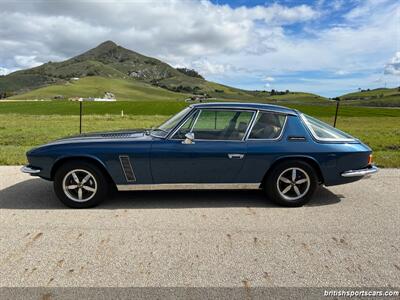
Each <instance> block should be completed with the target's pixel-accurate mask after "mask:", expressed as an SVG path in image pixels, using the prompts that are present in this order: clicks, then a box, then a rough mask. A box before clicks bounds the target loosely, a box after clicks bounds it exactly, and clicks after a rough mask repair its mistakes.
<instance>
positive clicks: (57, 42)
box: [0, 0, 400, 97]
mask: <svg viewBox="0 0 400 300" xmlns="http://www.w3.org/2000/svg"><path fill="white" fill-rule="evenodd" d="M106 40H112V41H114V42H115V43H117V44H118V45H121V46H123V47H125V48H129V49H131V50H134V51H137V52H139V53H142V54H144V55H148V56H152V57H156V58H158V59H161V60H163V61H165V62H167V63H169V64H170V65H172V66H174V67H187V68H193V69H195V70H197V71H198V72H199V73H200V74H202V75H203V76H204V77H205V78H206V79H208V80H211V81H216V82H219V83H223V84H227V85H231V86H235V87H239V88H243V89H249V90H271V89H275V90H290V91H306V92H312V93H317V94H320V95H323V96H327V97H335V96H339V95H341V94H344V93H348V92H353V91H356V90H357V89H358V88H362V89H366V88H378V87H385V86H386V87H397V86H400V1H398V0H330V1H328V0H315V1H311V0H303V1H294V0H277V1H260V0H247V1H246V0H231V1H229V0H212V1H209V0H203V1H200V0H171V1H167V0H157V1H156V0H152V1H145V0H134V1H129V0H107V1H104V0H97V1H93V0H85V1H76V0H69V1H64V0H58V1H41V0H31V1H29V0H23V1H22V0H21V1H18V0H17V1H8V0H0V75H5V74H8V73H10V72H13V71H16V70H19V69H25V68H30V67H34V66H38V65H40V64H42V63H45V62H48V61H62V60H65V59H67V58H70V57H72V56H75V55H78V54H80V53H82V52H84V51H86V50H88V49H90V48H93V47H95V46H97V45H98V44H100V43H102V42H104V41H106Z"/></svg>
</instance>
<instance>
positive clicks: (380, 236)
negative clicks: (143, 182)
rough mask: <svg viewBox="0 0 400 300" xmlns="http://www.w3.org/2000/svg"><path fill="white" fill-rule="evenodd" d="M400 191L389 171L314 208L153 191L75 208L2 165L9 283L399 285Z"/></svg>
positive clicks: (335, 190) (0, 216)
mask: <svg viewBox="0 0 400 300" xmlns="http://www.w3.org/2000/svg"><path fill="white" fill-rule="evenodd" d="M399 193H400V170H395V169H388V170H382V171H381V172H380V173H378V174H377V175H376V176H375V177H373V178H371V179H367V180H362V181H359V182H357V183H353V184H349V185H345V186H338V187H332V188H328V189H326V188H321V189H320V190H319V191H318V193H317V194H316V196H315V198H314V200H313V201H312V202H311V203H310V204H309V205H307V206H305V207H302V208H281V207H276V206H275V205H273V204H272V203H270V202H269V201H267V200H265V199H264V197H263V195H262V193H261V192H258V191H189V192H188V191H168V192H161V191H157V192H156V191H153V192H132V193H125V194H118V195H117V196H116V197H115V198H114V199H109V200H108V201H107V202H106V203H104V204H103V205H101V207H99V208H96V209H90V210H73V209H66V208H65V207H63V206H62V205H61V204H60V203H59V202H58V200H57V199H56V198H55V196H54V194H53V192H52V185H51V183H49V182H45V181H43V180H40V179H36V178H33V177H29V176H27V175H24V174H21V173H20V172H19V168H18V167H0V253H1V256H0V286H120V287H121V286H170V287H174V286H206V287H209V286H225V287H228V286H236V287H256V286H297V287H301V286H348V287H350V286H381V287H390V286H392V287H396V286H397V287H398V286H399V282H400V252H399V251H400V234H399V233H400V210H399V208H400V196H399Z"/></svg>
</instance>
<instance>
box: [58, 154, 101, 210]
mask: <svg viewBox="0 0 400 300" xmlns="http://www.w3.org/2000/svg"><path fill="white" fill-rule="evenodd" d="M54 191H55V193H56V195H57V197H58V198H59V199H60V200H61V202H62V203H64V204H65V205H66V206H69V207H73V208H88V207H93V206H96V205H98V204H99V203H100V202H102V201H103V200H104V198H105V196H106V195H107V193H108V183H107V181H106V179H105V176H104V175H103V173H102V172H101V170H100V169H99V168H98V167H96V166H95V165H93V164H90V163H87V162H67V163H65V164H63V165H62V166H61V167H60V168H59V169H58V170H57V171H56V174H55V177H54Z"/></svg>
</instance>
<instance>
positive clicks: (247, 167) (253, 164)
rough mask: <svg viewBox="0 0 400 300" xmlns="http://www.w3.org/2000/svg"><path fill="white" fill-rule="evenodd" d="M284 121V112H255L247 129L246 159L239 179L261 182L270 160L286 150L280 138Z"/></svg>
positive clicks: (285, 117)
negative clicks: (252, 123) (251, 123)
mask: <svg viewBox="0 0 400 300" xmlns="http://www.w3.org/2000/svg"><path fill="white" fill-rule="evenodd" d="M286 122H287V116H286V115H284V114H278V113H274V112H268V111H259V112H258V113H257V116H256V117H255V120H254V125H253V126H252V128H251V129H250V130H249V131H250V132H249V134H248V138H247V143H246V144H247V152H246V161H245V163H244V166H243V168H242V171H241V172H240V174H239V176H238V180H239V181H241V182H243V183H261V181H262V180H263V178H264V175H265V173H266V172H267V171H268V169H269V167H270V166H271V164H272V162H273V161H274V160H275V159H276V158H277V157H279V156H281V155H282V154H284V153H285V151H287V149H288V145H287V143H286V142H285V141H284V140H282V134H283V132H284V127H285V124H286ZM293 146H294V147H295V146H296V145H293ZM292 151H293V149H292Z"/></svg>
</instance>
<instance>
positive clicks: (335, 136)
mask: <svg viewBox="0 0 400 300" xmlns="http://www.w3.org/2000/svg"><path fill="white" fill-rule="evenodd" d="M302 119H303V120H304V121H305V123H306V125H307V127H308V128H309V129H310V131H311V133H312V134H313V136H314V137H315V138H316V139H318V140H322V141H349V140H354V138H353V137H352V136H351V135H349V134H347V133H344V132H343V131H340V130H339V129H336V128H334V127H332V126H330V125H328V124H326V123H324V122H322V121H320V120H318V119H315V118H313V117H310V116H307V115H304V114H303V115H302Z"/></svg>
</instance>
